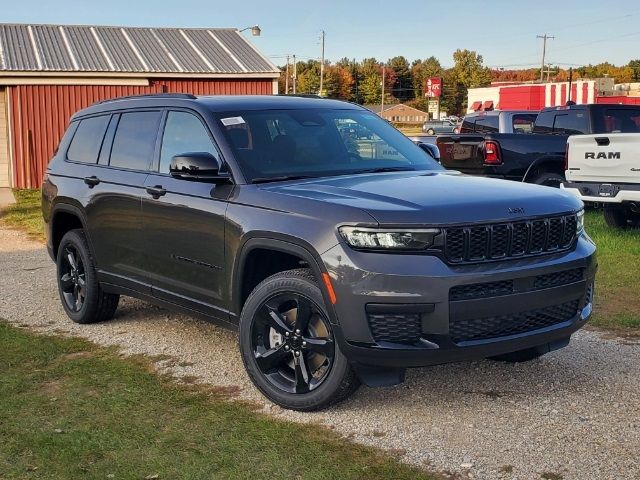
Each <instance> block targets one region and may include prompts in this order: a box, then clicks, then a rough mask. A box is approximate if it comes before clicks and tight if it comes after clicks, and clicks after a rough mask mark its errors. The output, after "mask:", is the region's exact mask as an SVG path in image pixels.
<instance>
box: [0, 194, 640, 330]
mask: <svg viewBox="0 0 640 480" xmlns="http://www.w3.org/2000/svg"><path fill="white" fill-rule="evenodd" d="M14 194H15V196H16V199H17V202H16V204H14V205H12V206H11V207H9V208H8V209H7V210H6V211H5V212H4V214H3V215H2V217H0V218H1V219H2V220H4V221H5V223H7V224H9V225H11V226H14V227H18V228H20V229H22V230H24V231H26V232H27V233H29V234H30V235H31V236H32V237H34V238H39V239H42V238H44V237H43V233H42V217H41V212H40V193H39V191H38V190H15V191H14ZM585 223H586V230H587V233H588V234H589V235H590V236H591V238H593V240H594V241H595V242H596V245H597V246H598V261H599V262H598V263H599V270H598V276H597V278H596V308H595V313H594V316H593V320H592V322H591V325H593V326H595V327H597V328H602V329H607V330H611V331H614V332H615V333H617V334H621V335H633V336H640V295H638V293H637V289H638V287H639V286H640V230H628V231H621V230H614V229H612V228H609V227H608V226H607V225H606V224H605V223H604V219H603V217H602V212H601V211H599V210H589V211H587V214H586V219H585Z"/></svg>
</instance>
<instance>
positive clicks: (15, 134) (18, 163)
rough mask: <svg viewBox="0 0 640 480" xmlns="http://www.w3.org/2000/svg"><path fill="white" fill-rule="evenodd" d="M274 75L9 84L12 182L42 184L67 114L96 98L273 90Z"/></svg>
mask: <svg viewBox="0 0 640 480" xmlns="http://www.w3.org/2000/svg"><path fill="white" fill-rule="evenodd" d="M272 85H273V84H272V81H271V80H270V79H256V80H244V79H233V80H172V79H167V80H154V81H153V82H152V84H151V85H149V86H146V87H145V86H103V85H18V86H11V87H9V89H10V112H9V113H10V129H11V139H12V150H11V151H12V172H13V187H14V188H38V187H40V185H41V183H42V178H43V176H44V172H45V170H46V168H47V164H48V163H49V160H50V159H51V157H52V156H53V152H54V150H55V148H56V146H57V145H58V142H59V141H60V138H61V137H62V134H63V133H64V131H65V129H66V128H67V125H68V122H69V118H70V117H71V115H73V114H74V113H75V112H77V111H78V110H80V109H82V108H85V107H88V106H89V105H91V104H92V103H95V102H97V101H100V100H106V99H109V98H115V97H122V96H126V95H139V94H145V93H161V92H171V93H176V92H182V93H193V94H195V95H241V94H250V95H270V94H272V93H273V87H272Z"/></svg>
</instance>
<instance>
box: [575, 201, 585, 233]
mask: <svg viewBox="0 0 640 480" xmlns="http://www.w3.org/2000/svg"><path fill="white" fill-rule="evenodd" d="M576 217H577V220H578V221H577V223H576V235H580V234H581V233H582V232H584V208H583V209H582V210H580V211H579V212H578V213H577V214H576Z"/></svg>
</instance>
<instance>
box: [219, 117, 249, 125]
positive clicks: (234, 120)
mask: <svg viewBox="0 0 640 480" xmlns="http://www.w3.org/2000/svg"><path fill="white" fill-rule="evenodd" d="M220 121H221V122H222V124H223V125H224V126H225V127H228V126H229V125H240V124H242V123H245V121H244V118H242V117H227V118H221V119H220Z"/></svg>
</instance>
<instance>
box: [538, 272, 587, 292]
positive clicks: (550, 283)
mask: <svg viewBox="0 0 640 480" xmlns="http://www.w3.org/2000/svg"><path fill="white" fill-rule="evenodd" d="M583 278H584V268H574V269H571V270H564V271H562V272H556V273H547V274H545V275H538V276H537V277H536V279H535V281H534V283H533V287H534V288H535V289H536V290H539V289H542V288H549V287H557V286H559V285H568V284H570V283H575V282H579V281H580V280H582V279H583Z"/></svg>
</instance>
